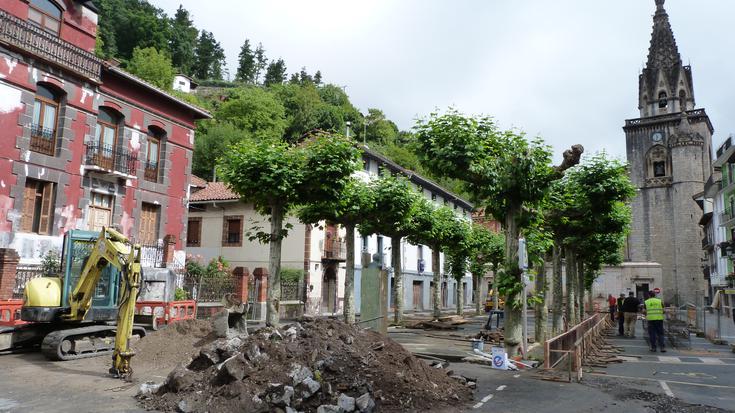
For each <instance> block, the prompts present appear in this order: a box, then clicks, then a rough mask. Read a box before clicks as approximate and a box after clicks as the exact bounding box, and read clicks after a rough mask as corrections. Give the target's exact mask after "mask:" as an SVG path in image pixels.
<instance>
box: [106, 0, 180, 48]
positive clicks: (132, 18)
mask: <svg viewBox="0 0 735 413" xmlns="http://www.w3.org/2000/svg"><path fill="white" fill-rule="evenodd" d="M95 5H96V6H97V8H98V9H99V14H98V22H99V23H98V37H99V39H100V40H101V42H100V49H101V50H100V54H101V55H102V56H103V57H105V58H112V57H115V58H118V59H120V60H128V59H131V58H132V57H133V50H134V49H135V48H136V47H138V48H147V47H153V48H155V49H156V50H159V51H161V52H165V53H167V52H169V51H170V49H169V39H170V38H171V34H172V28H171V21H170V19H168V18H167V17H166V14H165V13H164V12H163V10H161V9H159V8H157V7H155V6H153V5H151V4H150V3H148V2H147V1H145V0H97V1H95Z"/></svg>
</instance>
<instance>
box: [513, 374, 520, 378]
mask: <svg viewBox="0 0 735 413" xmlns="http://www.w3.org/2000/svg"><path fill="white" fill-rule="evenodd" d="M519 377H521V375H520V374H514V375H513V378H514V379H517V378H519Z"/></svg>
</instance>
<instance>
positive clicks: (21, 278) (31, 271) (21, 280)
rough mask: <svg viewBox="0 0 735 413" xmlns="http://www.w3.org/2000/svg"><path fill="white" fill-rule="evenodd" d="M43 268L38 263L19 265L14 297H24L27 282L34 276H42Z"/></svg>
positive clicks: (16, 271)
mask: <svg viewBox="0 0 735 413" xmlns="http://www.w3.org/2000/svg"><path fill="white" fill-rule="evenodd" d="M43 275H44V273H43V269H42V268H41V267H40V266H37V265H27V266H18V268H17V269H16V270H15V286H14V287H13V298H14V299H21V298H23V290H25V288H26V283H27V282H28V280H30V279H32V278H37V277H42V276H43Z"/></svg>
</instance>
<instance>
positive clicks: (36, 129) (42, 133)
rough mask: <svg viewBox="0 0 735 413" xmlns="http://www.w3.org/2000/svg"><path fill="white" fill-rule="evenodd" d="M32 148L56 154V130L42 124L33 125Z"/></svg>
mask: <svg viewBox="0 0 735 413" xmlns="http://www.w3.org/2000/svg"><path fill="white" fill-rule="evenodd" d="M31 150H32V151H33V152H39V153H43V154H46V155H49V156H54V155H56V131H55V130H53V129H49V128H44V127H43V126H41V125H35V124H34V125H31Z"/></svg>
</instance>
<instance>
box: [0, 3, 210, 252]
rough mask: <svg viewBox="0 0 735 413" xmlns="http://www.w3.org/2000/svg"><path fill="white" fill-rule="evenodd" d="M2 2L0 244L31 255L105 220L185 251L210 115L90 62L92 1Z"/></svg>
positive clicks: (92, 59) (93, 29) (140, 237)
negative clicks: (194, 164) (195, 151)
mask: <svg viewBox="0 0 735 413" xmlns="http://www.w3.org/2000/svg"><path fill="white" fill-rule="evenodd" d="M0 4H1V6H0V7H1V10H0V248H3V247H6V248H7V247H9V248H13V249H15V250H16V251H18V253H19V254H20V256H21V261H26V262H34V261H37V260H39V259H40V257H41V256H43V254H44V253H45V252H46V251H47V250H49V249H53V248H57V249H58V248H60V246H61V239H62V236H63V235H64V233H65V232H66V231H68V230H70V229H89V230H96V229H99V228H100V227H101V226H110V225H112V226H118V227H119V228H120V230H121V231H122V232H123V233H124V234H126V235H127V236H130V237H133V238H135V239H136V240H138V241H139V242H142V243H146V244H154V243H157V242H158V241H159V240H161V239H163V238H165V237H168V238H169V239H171V240H172V241H173V242H175V243H176V249H177V250H183V249H184V247H185V245H184V243H183V242H182V239H185V232H186V216H187V208H186V204H187V198H188V187H189V180H190V177H191V174H190V171H191V160H192V147H193V144H194V128H195V124H194V122H195V121H196V120H197V119H203V118H208V117H210V115H209V114H208V113H207V112H206V111H204V110H202V109H200V108H197V107H195V106H192V105H190V104H188V103H186V102H184V101H182V100H180V99H177V98H176V97H174V96H172V95H169V94H167V93H166V92H164V91H162V90H160V89H157V88H156V87H154V86H152V85H150V84H148V83H146V82H145V81H142V80H140V79H138V78H136V77H134V76H132V75H130V74H128V73H126V72H125V71H123V70H121V69H119V68H117V67H116V66H115V64H112V63H109V62H103V61H101V60H100V59H99V58H97V57H96V56H95V55H94V53H93V51H94V47H95V37H96V32H97V13H96V9H95V7H94V5H93V4H92V2H91V1H88V0H3V1H2V3H0Z"/></svg>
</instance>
